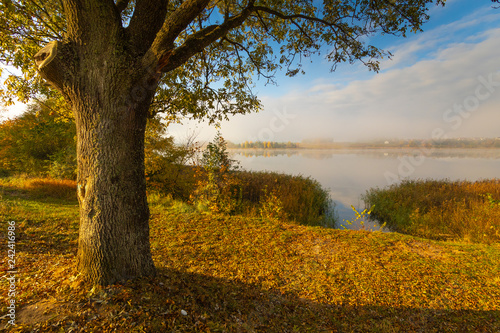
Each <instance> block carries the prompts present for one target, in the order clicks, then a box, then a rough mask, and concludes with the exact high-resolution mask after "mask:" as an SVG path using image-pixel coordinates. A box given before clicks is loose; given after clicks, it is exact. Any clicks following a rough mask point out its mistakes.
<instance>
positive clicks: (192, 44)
mask: <svg viewBox="0 0 500 333" xmlns="http://www.w3.org/2000/svg"><path fill="white" fill-rule="evenodd" d="M253 3H254V1H250V4H249V6H248V7H246V8H245V9H243V10H242V11H241V13H240V14H238V15H236V16H233V17H231V18H229V19H227V20H226V21H225V22H224V23H222V24H220V25H211V26H208V27H206V28H203V29H201V30H199V31H197V32H195V33H193V34H192V35H190V36H189V37H188V38H186V40H185V41H184V43H183V44H182V45H181V46H179V47H177V48H176V49H174V50H172V51H171V52H169V53H168V55H167V56H166V57H164V58H162V57H160V58H159V63H158V67H157V70H158V71H162V72H168V71H171V70H173V69H175V68H177V67H179V66H181V65H182V64H183V63H185V62H186V61H187V60H188V59H189V58H191V57H192V56H193V55H195V54H196V53H198V52H201V51H202V50H203V49H204V48H205V47H207V46H208V45H210V44H211V43H213V42H215V41H216V40H217V39H219V38H221V37H224V36H225V35H226V34H227V33H228V32H229V31H230V30H231V29H234V28H236V27H238V26H240V25H241V24H243V22H244V21H245V20H246V19H247V17H248V16H250V14H251V13H252V11H253Z"/></svg>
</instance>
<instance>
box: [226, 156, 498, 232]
mask: <svg viewBox="0 0 500 333" xmlns="http://www.w3.org/2000/svg"><path fill="white" fill-rule="evenodd" d="M424 153H425V154H424ZM231 154H232V158H233V159H236V160H238V161H240V164H241V166H242V167H243V168H244V169H246V170H254V171H264V170H267V171H277V172H284V173H288V174H294V175H303V176H311V177H312V178H314V179H316V180H318V181H319V182H320V183H321V184H322V185H323V187H324V188H326V189H328V190H329V191H330V194H331V197H332V199H333V200H334V202H335V204H336V212H337V214H338V216H339V219H340V221H342V220H345V219H348V220H354V219H355V214H354V212H353V211H352V209H351V205H353V206H354V207H355V208H356V209H361V210H363V209H364V208H365V207H364V203H363V202H362V200H361V198H360V196H361V195H362V194H364V193H366V191H367V190H368V189H369V188H372V187H386V186H388V185H390V181H389V180H390V179H389V178H388V176H387V175H388V174H392V175H398V176H401V177H400V179H402V178H409V179H429V178H432V179H450V180H470V181H475V180H479V179H488V178H499V177H500V149H434V150H432V151H426V152H422V151H421V150H418V149H359V150H355V149H350V150H347V149H346V150H305V149H294V150H292V149H284V150H254V149H244V150H231ZM415 156H417V157H422V156H423V157H424V158H422V159H421V161H420V163H419V164H418V165H415V166H413V167H411V168H406V169H404V168H403V169H404V172H399V171H401V169H402V168H401V163H402V162H401V161H403V160H405V158H410V157H414V158H415ZM346 227H347V228H350V229H358V228H360V227H361V226H360V225H359V224H353V225H351V226H349V225H346ZM366 228H368V229H370V228H372V229H373V228H374V229H376V230H378V229H379V226H378V224H377V223H374V222H372V223H369V225H367V226H366Z"/></svg>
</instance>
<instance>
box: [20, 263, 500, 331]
mask: <svg viewBox="0 0 500 333" xmlns="http://www.w3.org/2000/svg"><path fill="white" fill-rule="evenodd" d="M44 301H46V300H41V302H44ZM65 308H66V313H65V314H63V312H60V311H61V308H60V307H59V308H58V310H57V311H59V312H58V315H57V316H55V317H53V318H52V319H51V320H49V321H46V322H43V323H36V324H33V323H31V324H30V325H26V326H22V327H23V330H24V329H26V331H30V330H32V329H37V328H38V329H40V330H42V331H44V330H45V329H49V330H58V329H59V330H60V329H64V330H66V331H67V330H72V331H73V332H78V331H80V332H83V331H85V332H97V331H98V332H126V331H131V332H173V331H175V332H498V331H500V320H499V319H500V311H472V310H446V309H430V308H409V307H389V306H380V305H352V304H349V302H348V300H346V302H345V304H324V303H320V302H315V301H313V300H310V299H306V298H304V297H299V296H298V295H296V294H293V293H282V292H280V291H279V290H274V289H266V288H264V287H263V286H262V285H261V284H248V283H243V282H241V281H238V280H230V279H225V278H217V277H213V276H208V275H202V274H197V273H191V272H188V271H177V270H172V269H169V268H159V270H158V275H157V276H156V277H154V278H144V279H139V280H136V281H132V282H129V283H127V284H125V285H113V286H109V287H106V288H104V289H102V290H101V291H100V292H98V293H94V294H93V295H92V296H86V297H83V298H81V299H79V300H78V301H74V302H72V303H66V304H65ZM30 309H31V311H33V310H32V309H33V305H31V308H30Z"/></svg>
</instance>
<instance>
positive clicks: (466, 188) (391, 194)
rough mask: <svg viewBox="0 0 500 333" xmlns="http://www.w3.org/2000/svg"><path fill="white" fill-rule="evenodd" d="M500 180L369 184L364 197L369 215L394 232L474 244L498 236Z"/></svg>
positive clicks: (497, 239) (499, 238)
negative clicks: (384, 185) (369, 208)
mask: <svg viewBox="0 0 500 333" xmlns="http://www.w3.org/2000/svg"><path fill="white" fill-rule="evenodd" d="M499 199H500V179H491V180H480V181H476V182H469V181H449V180H405V181H403V182H402V183H401V184H399V185H392V186H390V187H389V188H385V189H379V188H375V189H370V190H369V191H367V193H366V194H365V195H364V197H363V200H364V201H365V203H366V205H367V206H370V207H371V206H373V205H375V207H374V208H373V211H372V216H373V217H375V218H376V219H378V220H379V221H381V222H386V223H387V226H388V227H389V228H391V229H392V230H394V231H398V232H402V233H406V234H410V235H415V236H420V237H425V238H430V239H449V240H463V241H468V242H474V243H488V244H489V243H496V242H499V241H500V204H499Z"/></svg>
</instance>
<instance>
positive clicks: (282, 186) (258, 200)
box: [149, 165, 335, 227]
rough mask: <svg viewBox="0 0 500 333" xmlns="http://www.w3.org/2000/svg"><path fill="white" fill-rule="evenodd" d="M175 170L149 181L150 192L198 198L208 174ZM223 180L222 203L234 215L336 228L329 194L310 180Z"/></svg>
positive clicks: (250, 174) (263, 176) (271, 176)
mask: <svg viewBox="0 0 500 333" xmlns="http://www.w3.org/2000/svg"><path fill="white" fill-rule="evenodd" d="M171 167H172V171H173V172H164V173H162V174H161V175H160V177H156V178H153V179H149V190H150V192H156V193H158V194H159V195H161V196H166V195H171V196H172V197H173V198H174V199H181V200H182V201H189V200H190V198H193V196H195V195H194V194H195V193H196V190H197V186H196V185H197V183H199V182H200V181H205V182H206V180H207V174H206V172H204V171H203V169H202V168H195V167H190V166H180V165H175V166H171ZM220 178H221V179H222V180H221V181H219V182H218V183H217V187H218V190H219V198H218V200H221V201H225V202H230V204H231V205H232V206H234V207H233V208H234V209H232V210H233V213H234V214H238V215H245V216H249V217H260V216H261V215H262V213H264V215H269V216H272V215H274V216H280V217H285V218H286V219H288V220H291V221H295V222H297V223H300V224H305V225H322V226H325V225H326V226H332V227H333V226H334V225H335V221H334V218H333V214H332V211H331V209H332V202H331V200H330V196H329V194H328V191H327V190H325V189H323V188H322V186H321V184H320V183H319V182H318V181H316V180H314V179H312V178H310V177H304V176H301V175H296V176H293V175H287V174H283V173H279V172H267V171H266V172H264V171H262V172H254V171H231V172H228V173H227V175H224V177H220ZM191 201H193V200H191ZM192 203H194V202H192Z"/></svg>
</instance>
